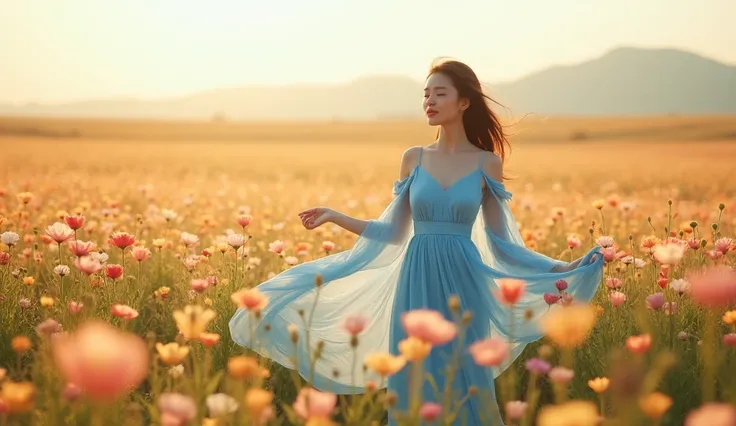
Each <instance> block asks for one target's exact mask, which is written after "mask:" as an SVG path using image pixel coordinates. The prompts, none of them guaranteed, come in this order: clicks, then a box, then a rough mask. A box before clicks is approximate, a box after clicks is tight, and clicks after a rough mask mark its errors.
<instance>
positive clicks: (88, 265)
mask: <svg viewBox="0 0 736 426" xmlns="http://www.w3.org/2000/svg"><path fill="white" fill-rule="evenodd" d="M74 266H75V267H76V268H77V269H79V270H80V271H82V272H83V273H85V274H86V275H92V274H96V273H98V272H100V271H101V270H102V264H101V263H100V262H99V261H98V260H97V259H95V258H93V257H91V256H89V255H87V256H82V257H77V258H76V259H74Z"/></svg>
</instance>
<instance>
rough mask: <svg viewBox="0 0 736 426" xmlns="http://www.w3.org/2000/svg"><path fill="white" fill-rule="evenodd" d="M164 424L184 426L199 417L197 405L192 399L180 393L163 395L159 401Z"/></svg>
mask: <svg viewBox="0 0 736 426" xmlns="http://www.w3.org/2000/svg"><path fill="white" fill-rule="evenodd" d="M158 408H159V410H161V422H162V423H163V424H171V425H183V424H186V423H188V422H190V421H191V420H193V419H194V418H195V417H196V416H197V404H196V403H195V402H194V399H192V397H190V396H187V395H183V394H180V393H163V394H161V396H160V397H159V399H158Z"/></svg>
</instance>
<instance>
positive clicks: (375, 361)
mask: <svg viewBox="0 0 736 426" xmlns="http://www.w3.org/2000/svg"><path fill="white" fill-rule="evenodd" d="M364 362H365V364H366V365H367V366H368V368H370V369H371V370H373V371H374V372H376V373H377V374H379V375H381V376H383V377H386V376H391V375H393V374H396V373H397V372H398V371H399V370H401V369H402V368H404V365H406V358H404V357H403V356H394V355H391V354H389V353H385V352H378V353H369V354H367V355H366V356H365V360H364Z"/></svg>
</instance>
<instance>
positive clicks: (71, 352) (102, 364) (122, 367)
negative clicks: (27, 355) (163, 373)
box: [51, 320, 149, 400]
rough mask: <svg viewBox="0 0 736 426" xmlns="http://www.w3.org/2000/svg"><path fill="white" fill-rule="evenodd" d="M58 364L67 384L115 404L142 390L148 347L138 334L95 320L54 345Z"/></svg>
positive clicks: (53, 348) (58, 340) (55, 340)
mask: <svg viewBox="0 0 736 426" xmlns="http://www.w3.org/2000/svg"><path fill="white" fill-rule="evenodd" d="M51 343H52V351H53V356H54V360H55V362H56V365H57V367H58V368H59V372H60V373H61V375H62V376H63V377H64V379H65V380H66V381H67V382H71V383H74V384H76V385H77V386H79V387H80V388H82V389H83V390H84V393H85V394H86V395H88V396H89V397H90V398H92V399H95V400H111V399H115V398H117V397H118V396H121V395H122V394H124V393H126V392H129V391H131V390H132V388H134V387H136V386H138V385H139V384H140V383H141V382H142V381H143V379H144V378H145V377H146V375H147V374H148V362H149V361H148V359H149V355H148V347H147V345H146V343H145V341H144V340H143V339H142V338H140V337H138V336H137V335H135V334H131V333H123V332H121V331H119V330H118V329H116V328H115V327H113V326H111V325H109V324H107V323H105V322H101V321H97V320H93V321H90V322H86V323H83V324H81V325H80V326H79V327H78V328H77V330H76V331H75V332H74V333H71V334H66V335H61V336H59V337H56V338H55V339H53V340H52V341H51Z"/></svg>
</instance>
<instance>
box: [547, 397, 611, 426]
mask: <svg viewBox="0 0 736 426" xmlns="http://www.w3.org/2000/svg"><path fill="white" fill-rule="evenodd" d="M598 418H599V415H598V408H597V407H596V406H595V404H593V403H592V402H590V401H569V402H566V403H564V404H558V405H546V406H544V407H543V408H542V409H541V410H540V411H539V417H538V418H537V425H538V426H595V425H597V424H598Z"/></svg>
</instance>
